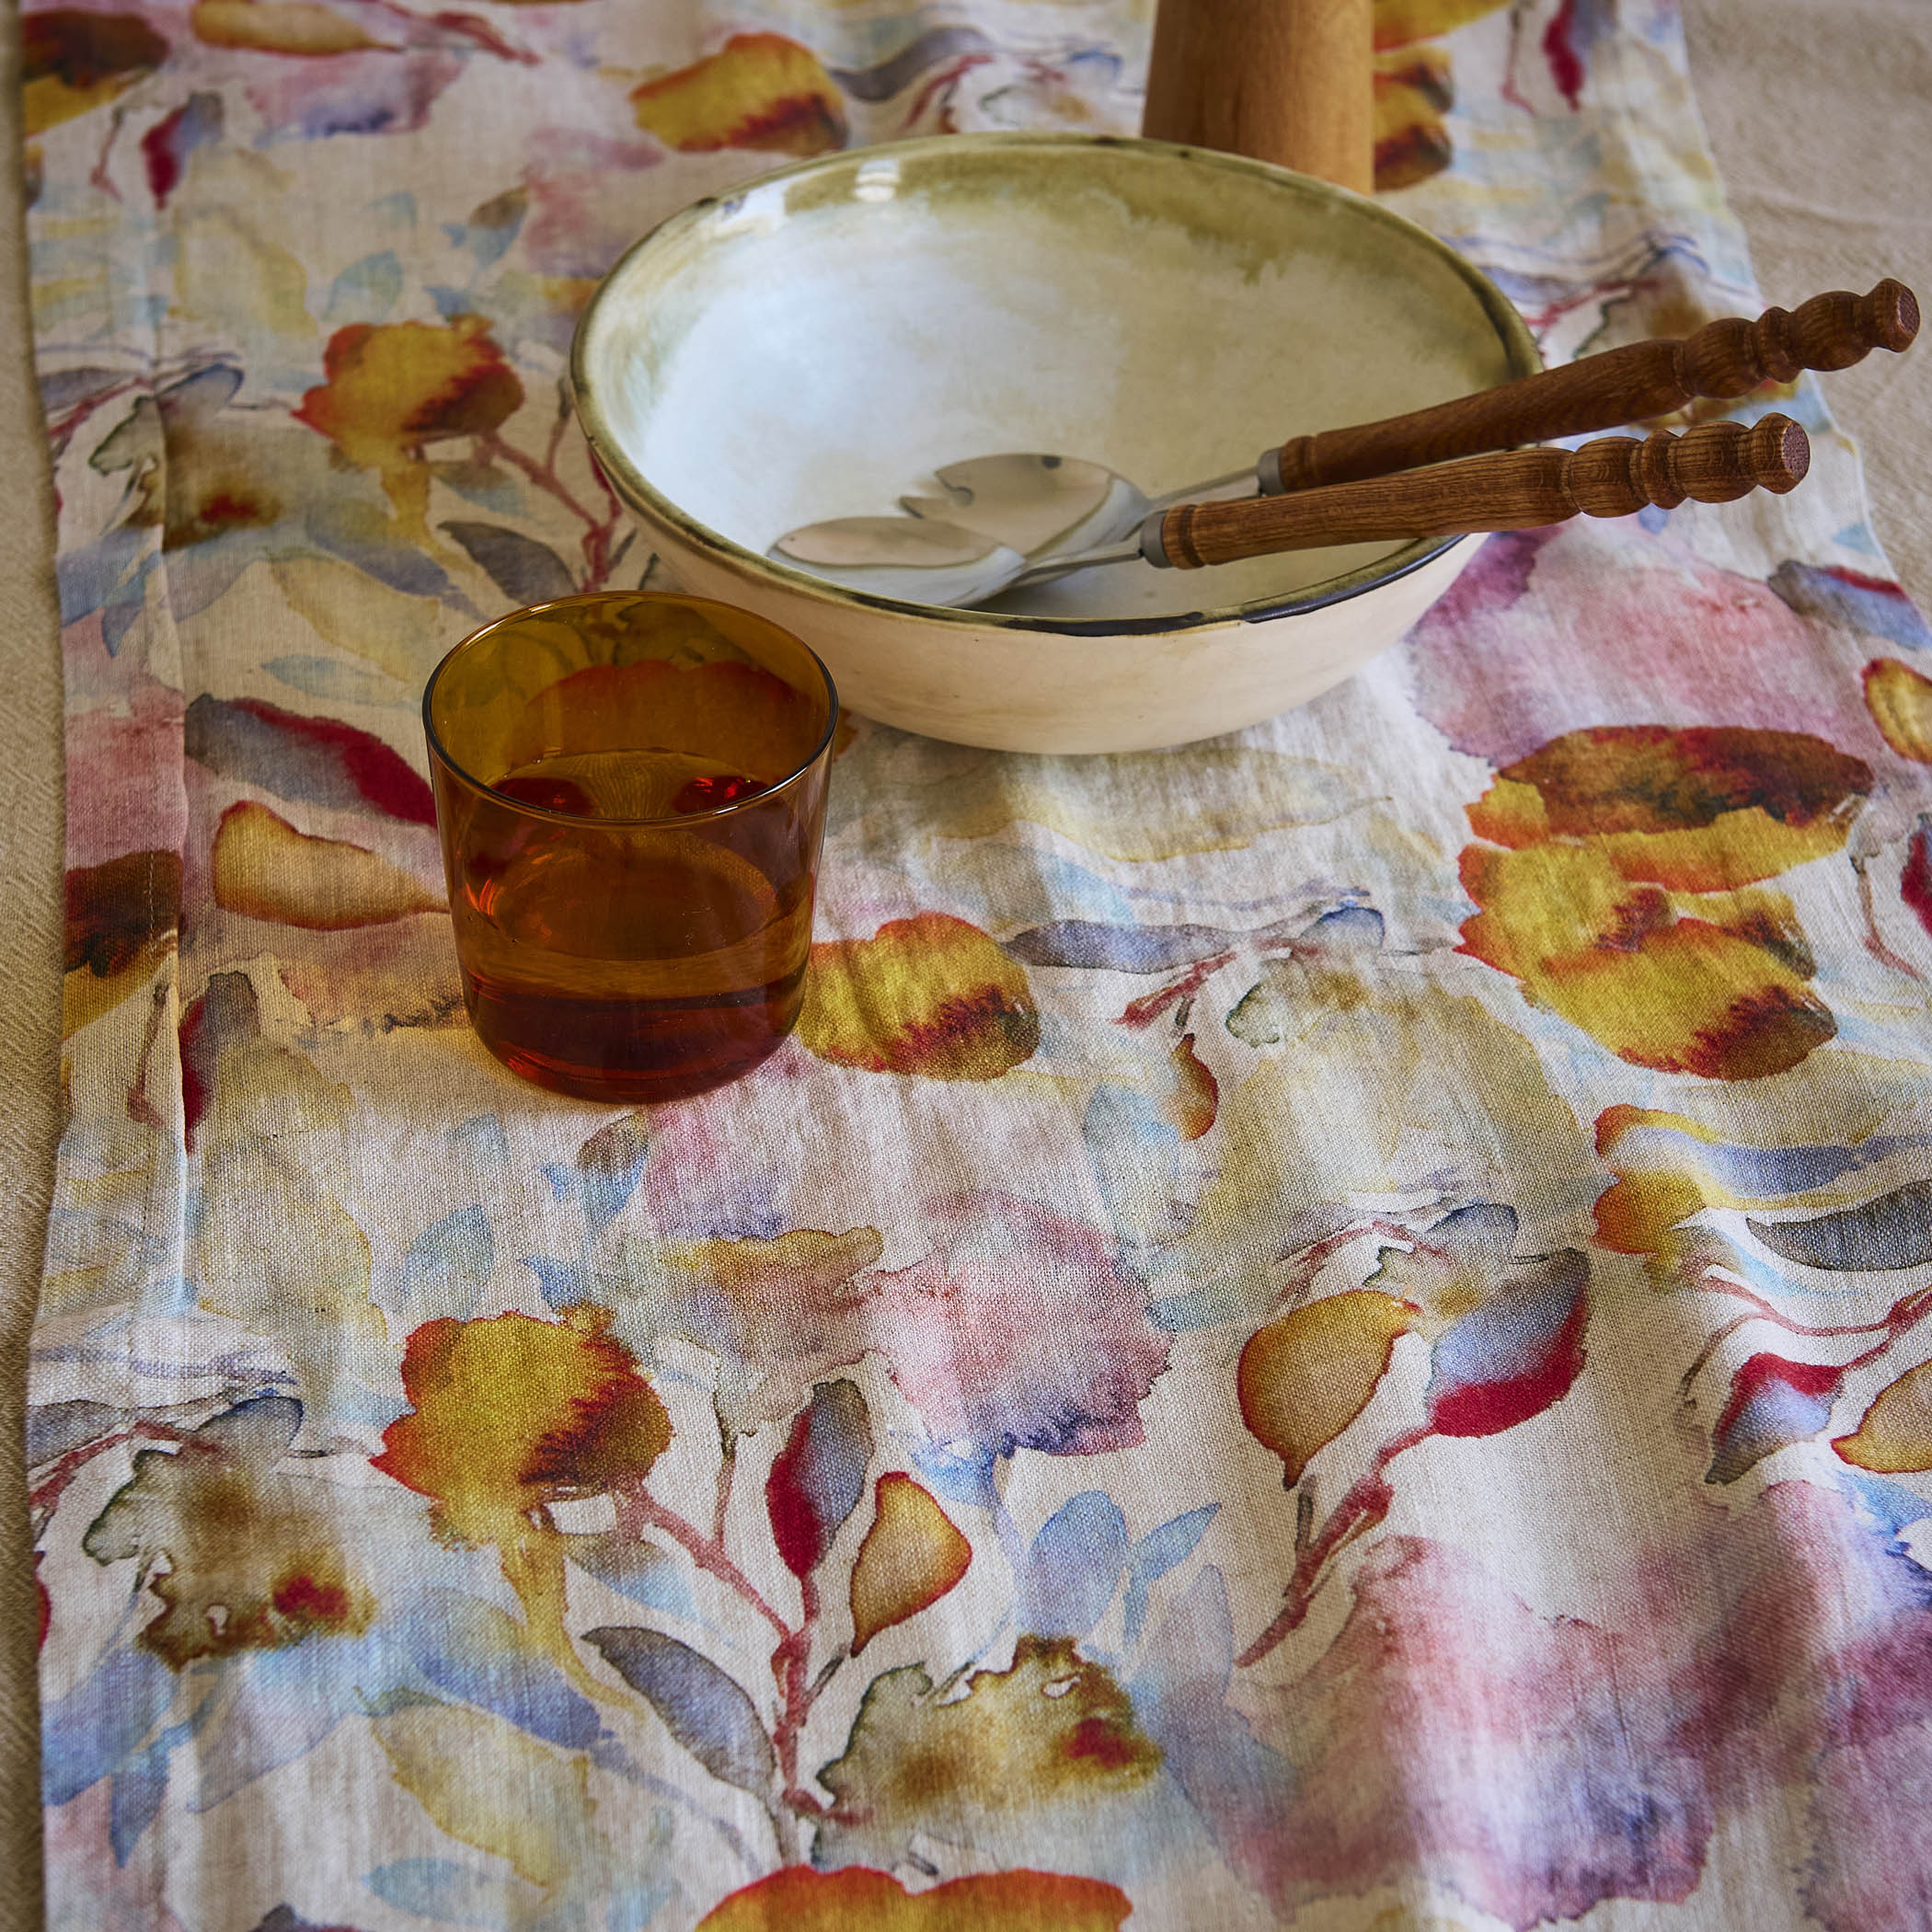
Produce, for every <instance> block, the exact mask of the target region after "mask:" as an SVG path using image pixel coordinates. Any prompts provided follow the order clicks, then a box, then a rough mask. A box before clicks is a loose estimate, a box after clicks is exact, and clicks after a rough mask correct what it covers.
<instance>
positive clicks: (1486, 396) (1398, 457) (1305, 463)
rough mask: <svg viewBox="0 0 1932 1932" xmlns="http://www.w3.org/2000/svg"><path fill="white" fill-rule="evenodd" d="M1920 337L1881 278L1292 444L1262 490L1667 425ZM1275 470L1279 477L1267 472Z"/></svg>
mask: <svg viewBox="0 0 1932 1932" xmlns="http://www.w3.org/2000/svg"><path fill="white" fill-rule="evenodd" d="M1917 333H1918V298H1917V297H1916V296H1915V295H1914V294H1913V293H1912V291H1911V290H1910V289H1908V288H1907V287H1906V286H1905V284H1904V283H1903V282H1893V281H1892V280H1890V279H1889V278H1888V279H1887V280H1885V281H1883V282H1880V283H1879V285H1878V286H1877V287H1876V288H1874V289H1872V290H1871V291H1870V292H1869V293H1867V294H1863V295H1853V294H1849V293H1846V291H1845V290H1843V289H1834V290H1833V291H1832V292H1831V293H1829V294H1824V295H1813V296H1812V297H1811V300H1810V301H1809V302H1807V303H1805V304H1803V305H1802V306H1800V307H1799V308H1795V309H1790V310H1786V309H1781V308H1767V309H1766V310H1765V313H1764V314H1763V315H1761V316H1759V317H1758V318H1757V320H1756V321H1755V322H1753V321H1749V320H1747V319H1746V318H1745V317H1744V316H1727V317H1726V318H1725V319H1724V320H1722V321H1719V322H1711V323H1708V324H1706V326H1705V327H1704V328H1700V329H1698V330H1697V331H1696V334H1695V335H1688V336H1685V337H1683V338H1681V339H1678V338H1673V337H1658V338H1657V339H1654V340H1651V341H1649V342H1632V343H1630V344H1628V345H1627V347H1626V348H1623V349H1609V350H1605V351H1604V352H1603V353H1602V354H1601V355H1588V356H1584V357H1582V358H1581V360H1580V361H1577V362H1570V363H1566V364H1565V365H1564V367H1562V368H1560V369H1547V370H1545V371H1544V372H1543V373H1542V374H1539V375H1524V376H1519V377H1517V379H1516V380H1515V381H1514V382H1512V383H1503V384H1501V385H1499V386H1498V387H1496V388H1494V389H1485V390H1482V391H1480V392H1478V394H1477V395H1475V396H1459V397H1456V398H1455V401H1453V402H1445V403H1438V404H1437V405H1436V406H1435V407H1434V408H1431V409H1417V410H1415V411H1413V412H1412V413H1411V414H1409V415H1406V416H1390V417H1387V418H1386V419H1385V420H1383V421H1381V422H1368V423H1361V424H1358V425H1356V426H1355V427H1353V428H1351V429H1345V430H1324V431H1321V432H1320V434H1319V435H1315V436H1298V437H1296V438H1295V439H1294V441H1293V442H1291V443H1283V444H1282V447H1281V448H1280V450H1278V451H1275V450H1271V451H1270V452H1269V454H1267V455H1265V456H1264V457H1262V459H1261V473H1262V477H1261V480H1262V487H1263V488H1264V489H1270V490H1273V489H1283V490H1294V489H1316V488H1318V487H1319V486H1321V485H1324V484H1328V483H1351V482H1354V481H1355V480H1356V479H1358V478H1359V477H1386V476H1388V475H1391V474H1392V473H1393V472H1395V471H1397V470H1401V469H1414V468H1415V467H1417V466H1419V465H1420V464H1424V463H1440V462H1442V461H1443V459H1444V458H1445V457H1448V456H1467V455H1472V454H1475V453H1476V452H1477V451H1478V450H1500V449H1508V448H1511V447H1512V445H1516V444H1521V443H1544V442H1547V441H1548V440H1549V439H1550V438H1552V437H1557V436H1583V435H1587V434H1588V433H1589V432H1590V431H1592V430H1611V429H1615V428H1616V426H1617V425H1618V424H1619V423H1626V422H1641V421H1643V420H1644V419H1645V418H1647V417H1652V416H1664V415H1668V414H1669V413H1670V412H1671V411H1672V410H1673V409H1681V408H1683V407H1684V405H1685V403H1687V402H1689V401H1691V400H1692V399H1693V398H1695V397H1700V396H1708V397H1715V398H1719V399H1721V398H1725V397H1733V396H1743V395H1745V394H1747V393H1748V392H1749V391H1751V390H1753V389H1754V388H1756V387H1757V385H1759V384H1760V383H1763V382H1779V383H1788V382H1789V381H1790V380H1791V378H1792V377H1793V376H1795V375H1796V374H1798V372H1799V371H1800V369H1849V368H1850V367H1851V365H1852V364H1853V363H1854V362H1862V361H1863V360H1864V359H1865V357H1866V356H1868V355H1869V354H1870V353H1871V351H1873V350H1874V349H1889V350H1891V351H1893V353H1897V352H1898V351H1901V350H1903V349H1906V348H1909V347H1910V346H1911V342H1912V339H1913V337H1914V336H1915V335H1916V334H1917ZM1277 465H1279V466H1280V477H1279V479H1277V477H1275V476H1274V475H1273V474H1271V472H1272V471H1273V470H1274V468H1275V466H1277Z"/></svg>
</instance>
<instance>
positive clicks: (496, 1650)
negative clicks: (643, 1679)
mask: <svg viewBox="0 0 1932 1932" xmlns="http://www.w3.org/2000/svg"><path fill="white" fill-rule="evenodd" d="M406 1641H407V1643H408V1649H409V1652H410V1655H411V1657H412V1658H413V1660H414V1662H415V1663H416V1667H417V1668H418V1669H419V1670H420V1671H421V1673H422V1674H423V1675H424V1676H425V1677H426V1678H428V1680H429V1681H430V1682H431V1684H433V1685H435V1686H436V1687H437V1689H438V1690H441V1691H445V1692H447V1693H448V1694H449V1695H450V1696H453V1697H460V1698H461V1699H462V1700H463V1701H464V1702H465V1703H466V1704H474V1705H476V1706H477V1707H478V1708H481V1709H484V1710H493V1711H495V1712H496V1713H497V1715H498V1716H499V1717H502V1718H508V1719H510V1721H511V1722H512V1724H515V1725H517V1726H519V1727H520V1728H521V1729H523V1730H524V1731H529V1732H530V1733H531V1735H532V1736H533V1737H540V1738H544V1739H546V1740H547V1741H548V1742H551V1743H553V1744H561V1745H563V1746H564V1747H565V1748H566V1749H568V1750H571V1751H581V1750H583V1749H585V1748H586V1747H587V1746H589V1745H591V1744H593V1743H594V1742H596V1741H597V1738H598V1736H599V1735H600V1734H601V1732H602V1731H603V1729H604V1726H603V1722H602V1720H601V1719H599V1718H598V1715H597V1708H596V1706H595V1705H593V1704H592V1702H591V1701H590V1699H589V1698H588V1697H586V1696H583V1695H582V1693H581V1692H580V1691H578V1690H576V1689H574V1688H572V1686H571V1685H570V1682H569V1678H567V1677H566V1676H565V1675H564V1673H563V1672H562V1670H561V1669H560V1668H559V1667H558V1665H557V1664H555V1663H553V1662H551V1661H550V1660H549V1659H548V1658H547V1657H546V1656H544V1655H543V1654H542V1652H540V1651H539V1650H536V1649H535V1648H534V1647H533V1645H532V1644H531V1641H530V1638H529V1635H528V1633H527V1632H526V1631H525V1630H524V1628H523V1625H522V1624H520V1623H518V1622H517V1620H516V1619H515V1618H514V1617H513V1616H509V1615H508V1614H507V1613H506V1612H504V1611H501V1610H499V1609H498V1608H497V1607H496V1605H495V1604H486V1603H484V1602H483V1601H482V1599H481V1598H480V1597H473V1596H465V1595H463V1594H462V1593H459V1592H457V1591H454V1590H441V1589H437V1590H429V1591H425V1592H424V1593H423V1595H422V1597H421V1599H420V1602H419V1603H418V1604H416V1605H415V1606H414V1607H413V1608H412V1609H411V1611H410V1612H409V1615H408V1620H407V1638H406Z"/></svg>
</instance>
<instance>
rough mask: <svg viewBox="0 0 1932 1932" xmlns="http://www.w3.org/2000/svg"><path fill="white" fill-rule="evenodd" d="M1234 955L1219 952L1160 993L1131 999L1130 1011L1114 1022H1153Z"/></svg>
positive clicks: (1133, 1024) (1195, 990)
mask: <svg viewBox="0 0 1932 1932" xmlns="http://www.w3.org/2000/svg"><path fill="white" fill-rule="evenodd" d="M1233 958H1234V954H1233V953H1232V952H1217V953H1216V954H1215V955H1214V956H1213V959H1211V960H1202V961H1201V962H1200V963H1199V964H1198V965H1195V966H1192V967H1190V969H1189V970H1188V971H1187V972H1185V973H1183V974H1182V975H1181V977H1180V978H1179V979H1178V980H1176V981H1174V982H1173V983H1172V984H1170V985H1166V986H1163V987H1161V988H1160V990H1159V991H1158V992H1156V993H1149V994H1147V995H1144V997H1142V998H1140V999H1137V1000H1132V1001H1130V1002H1129V1003H1128V1006H1127V1009H1126V1011H1125V1012H1123V1013H1122V1014H1121V1017H1120V1018H1119V1019H1117V1020H1116V1021H1115V1022H1114V1024H1115V1025H1116V1026H1121V1027H1145V1026H1151V1025H1152V1024H1153V1023H1154V1022H1155V1021H1156V1019H1158V1018H1160V1017H1161V1015H1162V1014H1163V1013H1165V1012H1166V1011H1167V1008H1168V1007H1169V1006H1172V1005H1173V1004H1174V1002H1175V1001H1176V1000H1178V999H1192V998H1193V996H1194V995H1196V994H1197V993H1199V992H1200V991H1201V989H1202V987H1203V986H1204V985H1206V984H1207V983H1208V982H1209V980H1211V979H1213V976H1214V975H1215V974H1216V973H1217V972H1220V971H1221V969H1222V968H1223V967H1224V966H1225V965H1226V964H1227V962H1228V961H1229V960H1232V959H1233Z"/></svg>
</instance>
